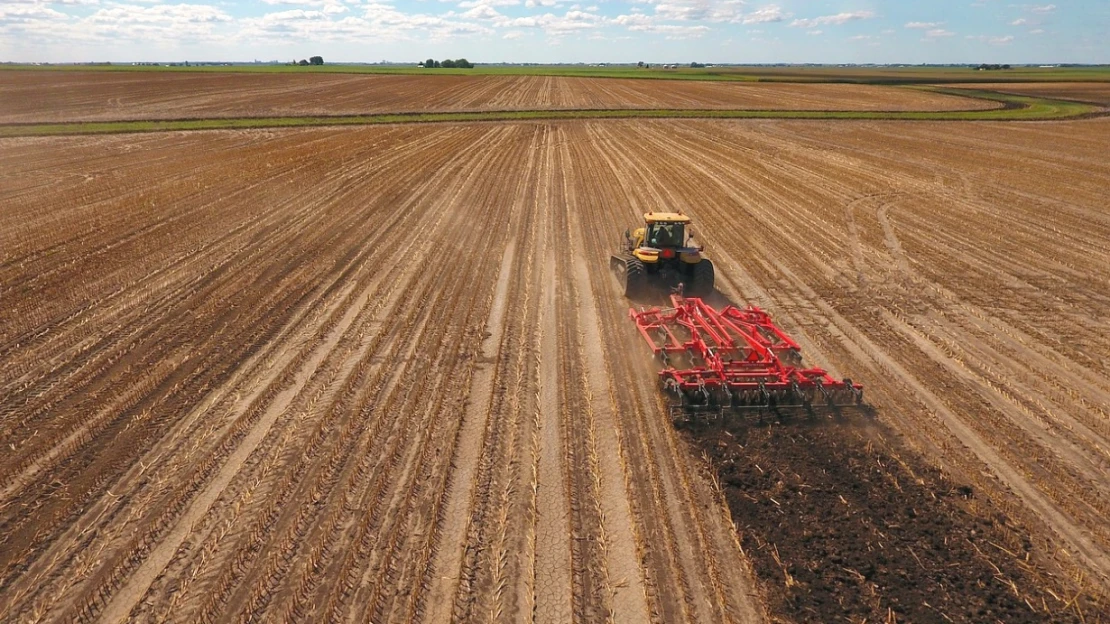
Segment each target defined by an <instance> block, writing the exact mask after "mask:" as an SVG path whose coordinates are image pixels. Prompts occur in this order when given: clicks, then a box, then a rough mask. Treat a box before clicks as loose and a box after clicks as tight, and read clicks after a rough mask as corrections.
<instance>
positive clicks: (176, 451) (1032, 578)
mask: <svg viewBox="0 0 1110 624" xmlns="http://www.w3.org/2000/svg"><path fill="white" fill-rule="evenodd" d="M557 82H559V81H553V79H551V78H539V77H536V78H535V80H532V81H526V84H525V83H522V86H524V87H526V89H527V90H528V92H527V95H526V97H527V98H531V99H536V100H539V101H542V102H544V103H546V104H551V105H558V104H559V101H558V100H557V99H552V98H554V97H555V95H556V94H558V93H559V91H558V88H557V85H556V84H555V83H557ZM337 84H338V83H337ZM602 84H604V85H606V89H615V90H616V91H614V92H612V93H609V92H606V93H603V94H600V95H597V96H590V97H598V98H606V97H625V98H627V97H631V96H630V95H629V94H627V93H624V92H623V91H621V90H620V89H622V88H623V87H622V86H621V85H620V84H619V82H613V83H602ZM479 87H480V85H477V84H475V85H472V88H474V89H477V90H476V91H474V93H473V94H472V96H473V97H474V98H478V99H481V98H486V99H490V98H493V99H495V100H496V99H497V98H499V97H506V96H504V95H503V94H500V93H499V92H497V91H495V90H494V91H482V90H481V89H485V88H486V87H481V88H479ZM468 88H471V87H468ZM490 88H491V89H492V87H490ZM522 97H524V96H522ZM676 97H679V96H677V95H676ZM681 97H690V98H695V99H696V98H697V97H704V94H701V95H697V94H693V95H691V94H686V95H682V96H681ZM499 105H507V104H505V103H500V104H499ZM838 128H840V130H839V131H836V132H834V131H832V130H830V129H828V127H827V126H825V125H822V124H820V123H811V122H785V121H774V122H742V123H741V122H723V121H683V122H676V121H673V120H671V121H623V122H607V123H591V122H586V121H573V122H571V121H568V122H559V123H547V122H535V123H504V124H437V125H435V126H430V127H424V126H420V127H417V126H392V127H372V128H371V127H367V128H358V129H345V130H335V129H314V130H291V131H273V132H257V131H236V132H213V133H206V134H205V135H204V136H201V135H196V134H188V133H180V134H165V135H160V136H158V137H153V138H152V137H144V136H114V137H103V138H58V139H6V140H3V141H0V144H2V145H3V146H4V147H5V149H4V150H3V151H2V152H0V162H2V163H3V165H4V166H5V167H6V168H8V169H10V170H12V171H13V172H15V175H12V176H6V177H5V178H4V179H3V180H0V202H2V203H3V204H4V206H5V208H4V210H2V211H0V242H2V243H3V245H2V246H0V296H2V297H3V301H4V306H3V308H2V309H0V444H2V445H3V447H4V448H5V454H4V457H3V460H2V463H0V466H2V467H0V475H3V476H2V477H0V619H3V620H5V621H7V620H12V621H90V620H105V621H120V620H137V621H164V620H166V619H180V620H190V621H231V620H239V621H242V620H252V619H254V620H258V619H272V620H281V621H330V620H348V619H357V620H371V621H393V622H408V621H429V622H432V621H435V622H438V621H447V620H459V621H514V622H516V621H541V622H556V621H567V620H579V621H614V622H642V621H655V622H681V621H691V622H751V621H761V620H765V619H769V617H770V616H771V615H774V614H771V613H769V612H768V609H769V608H770V607H769V606H768V605H775V604H779V603H777V602H776V601H775V600H768V596H772V595H776V594H775V592H778V591H780V589H776V588H775V586H774V583H772V582H770V581H769V579H767V578H765V577H763V576H760V577H758V578H757V576H756V573H757V572H759V571H760V570H764V569H765V568H761V567H757V569H753V568H752V566H751V565H750V564H749V559H748V557H747V555H745V553H744V550H743V548H742V539H750V538H751V534H750V533H749V534H747V535H740V534H738V533H737V530H736V527H735V526H734V525H733V520H732V516H730V509H729V506H728V503H729V500H728V499H727V497H726V493H725V492H724V491H722V486H721V484H720V483H719V482H718V481H717V480H716V478H715V472H714V471H715V470H716V467H715V466H711V465H709V464H708V463H707V462H706V461H704V460H703V459H702V458H701V457H700V456H699V454H700V451H697V450H695V449H697V448H698V446H697V444H698V441H697V440H691V438H689V436H688V434H684V433H682V432H679V431H676V429H675V427H674V426H673V425H672V423H671V422H670V421H669V420H668V419H667V417H666V410H665V405H664V403H663V401H662V399H661V397H660V394H659V393H658V391H657V388H656V384H655V379H654V368H653V364H652V361H651V359H650V357H648V356H647V354H646V353H645V349H644V345H643V344H641V338H640V337H639V336H638V335H637V334H636V332H635V330H634V328H633V327H632V326H631V324H630V323H629V322H628V319H627V311H628V307H629V305H630V303H629V302H628V301H627V300H626V299H624V298H623V297H621V296H620V293H619V289H618V287H617V284H616V282H615V281H614V280H613V279H612V278H611V277H610V276H609V274H608V271H607V256H608V254H609V252H610V251H612V248H613V247H615V244H616V240H617V238H618V235H619V233H620V232H621V231H623V230H624V228H625V227H627V226H629V225H632V224H633V223H635V222H636V220H637V219H639V218H640V217H639V215H640V213H642V212H645V211H647V210H651V209H655V208H662V207H666V208H682V209H684V210H686V211H688V212H690V213H691V214H692V215H693V216H694V218H695V219H696V225H695V228H696V230H697V237H698V239H699V240H701V241H702V242H703V243H704V244H706V246H707V248H708V250H709V252H708V253H709V254H710V257H712V258H714V260H715V262H716V263H717V275H718V287H719V289H720V291H721V294H720V296H721V297H724V298H726V299H729V300H732V301H735V302H752V303H755V304H757V305H759V306H761V307H763V308H765V309H767V310H768V311H770V312H771V313H772V314H773V315H774V317H775V319H776V321H778V322H779V323H780V324H782V325H783V326H784V327H785V328H786V329H787V331H788V332H789V333H791V334H792V335H793V336H794V337H795V338H796V339H797V340H798V341H799V343H800V344H801V345H802V346H803V353H804V354H805V356H806V359H807V361H809V362H812V363H814V364H817V365H820V366H823V367H826V368H828V369H830V370H831V371H832V372H833V373H834V374H835V375H838V376H852V377H853V378H854V379H856V380H857V381H861V382H862V383H864V385H865V386H866V387H867V396H868V397H869V402H871V403H872V405H873V407H874V409H875V418H876V419H877V421H878V423H879V424H881V425H882V426H883V427H887V428H889V430H891V431H893V432H894V433H895V434H897V435H898V436H900V439H901V440H902V442H903V443H904V444H905V446H906V448H907V449H908V450H906V451H899V453H905V452H909V453H915V454H916V455H915V456H916V457H919V458H923V459H921V461H926V462H928V463H932V464H935V465H936V466H938V467H940V468H942V469H943V470H945V471H946V472H947V473H949V474H951V475H955V478H957V479H959V480H962V482H963V483H966V484H967V486H968V487H969V488H972V489H973V490H974V492H975V493H976V494H977V496H976V497H975V498H974V500H972V501H970V502H968V503H966V504H963V503H961V504H962V505H964V506H963V507H961V509H964V508H965V507H966V510H967V514H969V515H967V516H966V517H967V518H972V519H975V518H978V519H982V518H987V517H997V515H998V514H1001V515H1003V516H1004V517H1005V518H1006V526H1007V527H1009V529H1008V531H1009V532H1004V533H1000V534H999V535H1001V537H999V538H998V539H1000V540H1003V541H1002V542H1000V543H999V547H1000V548H1003V549H1005V552H1014V553H1021V552H1024V553H1028V558H1027V559H1026V561H1025V562H1023V563H1022V565H1021V566H1019V568H1020V570H1023V572H1021V574H1023V575H1027V576H1020V575H1019V576H1012V577H1008V578H1012V579H1016V580H1014V581H1013V582H1015V583H1017V584H1018V586H1019V590H1022V591H1023V588H1022V587H1020V585H1021V584H1022V583H1029V584H1030V586H1033V585H1036V586H1038V587H1046V588H1049V590H1050V591H1052V592H1057V593H1059V594H1061V596H1063V595H1064V594H1068V595H1067V597H1065V598H1064V599H1063V600H1062V601H1061V605H1057V608H1060V609H1064V610H1067V609H1073V610H1074V609H1077V608H1079V607H1078V606H1077V605H1080V604H1086V605H1089V604H1095V605H1097V604H1100V603H1099V602H1098V600H1104V599H1105V596H1106V595H1107V593H1110V529H1107V527H1106V525H1105V523H1104V522H1102V519H1103V518H1105V517H1106V514H1107V513H1110V492H1108V490H1107V488H1106V483H1107V480H1108V477H1110V421H1108V420H1107V419H1108V418H1110V413H1108V412H1107V407H1106V406H1107V404H1108V401H1110V384H1108V383H1107V381H1106V373H1107V370H1106V367H1105V362H1106V361H1110V341H1108V339H1107V335H1106V334H1105V333H1104V332H1100V331H1099V329H1098V328H1099V327H1102V326H1104V325H1105V322H1106V317H1105V310H1106V306H1107V304H1110V300H1108V299H1107V297H1106V295H1105V291H1106V287H1107V286H1108V283H1107V276H1106V274H1105V273H1104V272H1100V267H1105V266H1106V265H1107V264H1110V258H1107V252H1106V250H1105V246H1104V245H1103V244H1102V242H1104V241H1105V240H1106V238H1107V237H1110V230H1108V228H1110V221H1108V220H1107V218H1106V216H1105V213H1104V211H1102V207H1103V204H1104V200H1105V191H1104V190H1103V189H1105V188H1106V187H1107V186H1110V170H1107V168H1106V164H1105V160H1104V158H1103V156H1102V154H1103V153H1104V148H1105V145H1106V143H1107V133H1108V130H1110V124H1108V123H1107V122H1106V121H1104V120H1089V121H1085V122H1069V123H1063V124H1038V125H1035V126H1029V125H1020V124H1013V125H1009V124H1002V123H999V124H982V125H976V127H974V128H968V129H966V130H965V131H964V132H961V133H960V134H959V135H953V134H951V133H950V132H948V131H947V130H946V128H947V126H946V125H945V124H942V123H936V124H930V123H914V124H892V123H886V124H874V123H868V122H858V123H856V122H853V123H848V122H844V123H840V124H838ZM987 150H993V151H992V153H996V156H995V160H994V162H993V163H983V162H980V160H979V159H980V158H981V157H982V154H983V153H985V152H986V151H987ZM171 162H172V163H177V165H176V166H174V167H168V166H167V165H166V163H171ZM1042 163H1043V166H1044V167H1045V170H1043V171H1042V170H1040V169H1038V167H1040V166H1042ZM661 301H662V298H661V297H659V298H655V299H650V300H645V301H642V302H632V305H642V304H648V303H658V302H661ZM818 437H819V436H815V438H814V439H817V438H818ZM691 442H693V444H691ZM868 448H869V450H870V447H868ZM861 456H862V455H861ZM915 461H918V460H916V459H915V460H907V462H908V465H913V464H914V462H915ZM946 509H947V508H946ZM946 513H947V512H946ZM952 513H955V512H952ZM960 513H963V512H960ZM952 518H953V519H950V520H951V521H952V522H957V523H958V522H967V520H960V519H959V518H964V516H957V515H953V516H952ZM745 522H747V520H745ZM748 530H749V531H758V530H759V529H758V527H756V528H749V529H748ZM1017 535H1024V536H1026V538H1025V539H1024V540H1023V539H1022V538H1020V537H1014V536H1017ZM1007 536H1009V537H1007ZM1006 540H1010V541H1006ZM1026 541H1028V542H1029V544H1026V543H1025V542H1026ZM784 548H785V545H784ZM784 552H785V551H784ZM999 552H1003V551H999ZM996 555H997V553H995V555H991V556H996ZM761 556H762V555H761ZM984 557H987V555H984ZM988 560H989V559H988ZM759 561H761V562H764V559H759ZM761 565H763V564H762V563H761ZM1007 569H1009V568H1007ZM760 574H762V572H760ZM988 576H989V575H988ZM1015 591H1018V590H1015ZM1038 591H1039V590H1038ZM1019 595H1022V594H1019ZM1029 595H1032V594H1029ZM1072 596H1079V597H1080V598H1077V599H1073V600H1072V604H1071V605H1068V606H1064V604H1063V603H1064V602H1066V601H1067V598H1071V597H1072ZM1092 601H1093V602H1092ZM1047 608H1048V606H1046V609H1047ZM1036 612H1039V611H1037V610H1034V613H1036ZM826 615H829V614H826ZM830 617H831V616H830ZM1080 619H1082V618H1080ZM1033 621H1036V620H1035V619H1034V620H1033Z"/></svg>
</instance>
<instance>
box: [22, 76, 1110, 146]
mask: <svg viewBox="0 0 1110 624" xmlns="http://www.w3.org/2000/svg"><path fill="white" fill-rule="evenodd" d="M927 90H929V91H932V92H936V93H943V94H948V95H956V96H960V97H968V98H976V99H986V100H991V101H993V102H998V103H1000V104H1001V106H1000V107H998V108H992V109H987V110H962V111H801V110H713V109H601V110H585V109H576V110H521V111H477V112H442V113H383V114H373V115H340V116H305V117H296V116H290V117H237V118H215V119H177V120H144V121H104V122H100V121H89V122H64V123H29V124H3V125H0V137H25V136H62V135H81V134H117V133H129V132H173V131H188V130H238V129H250V128H299V127H318V126H349V125H374V124H401V123H444V122H496V121H558V120H573V119H810V120H858V121H869V120H891V121H899V120H900V121H1045V120H1059V119H1071V118H1079V117H1085V116H1091V115H1095V114H1100V113H1103V112H1104V109H1103V108H1101V107H1098V106H1094V105H1091V104H1082V103H1079V102H1066V101H1062V100H1050V99H1045V98H1037V97H1028V96H1019V95H1009V94H1003V93H996V92H993V91H976V90H968V89H943V88H928V89H927Z"/></svg>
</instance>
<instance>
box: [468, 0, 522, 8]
mask: <svg viewBox="0 0 1110 624" xmlns="http://www.w3.org/2000/svg"><path fill="white" fill-rule="evenodd" d="M518 4H520V0H465V1H464V2H460V3H459V8H460V9H473V8H474V7H480V6H490V7H506V6H516V5H518Z"/></svg>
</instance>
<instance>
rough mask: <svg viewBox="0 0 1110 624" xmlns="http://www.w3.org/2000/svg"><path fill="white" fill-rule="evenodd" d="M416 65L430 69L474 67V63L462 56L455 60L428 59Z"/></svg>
mask: <svg viewBox="0 0 1110 624" xmlns="http://www.w3.org/2000/svg"><path fill="white" fill-rule="evenodd" d="M417 66H418V67H423V68H425V69H431V68H435V67H444V68H447V69H471V68H472V67H474V64H473V63H471V62H470V61H468V60H466V59H464V58H461V59H455V60H451V59H444V60H442V61H437V60H435V59H428V60H426V61H423V62H421V63H419V64H418V65H417Z"/></svg>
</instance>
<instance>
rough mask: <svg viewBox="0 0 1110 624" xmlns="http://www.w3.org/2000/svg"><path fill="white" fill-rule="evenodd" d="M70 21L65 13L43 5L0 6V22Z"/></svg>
mask: <svg viewBox="0 0 1110 624" xmlns="http://www.w3.org/2000/svg"><path fill="white" fill-rule="evenodd" d="M42 19H49V20H57V19H62V20H64V19H69V16H68V15H66V14H65V13H61V12H59V11H55V10H54V9H50V8H47V7H45V6H43V5H41V4H0V22H13V21H20V22H22V21H27V20H42Z"/></svg>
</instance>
